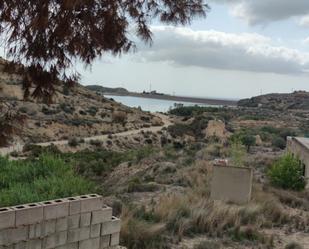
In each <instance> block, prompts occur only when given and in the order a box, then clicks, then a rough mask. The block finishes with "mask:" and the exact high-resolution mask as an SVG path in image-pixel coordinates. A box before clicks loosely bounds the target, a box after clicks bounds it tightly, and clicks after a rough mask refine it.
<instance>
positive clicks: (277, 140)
mask: <svg viewBox="0 0 309 249" xmlns="http://www.w3.org/2000/svg"><path fill="white" fill-rule="evenodd" d="M271 145H272V146H273V147H276V148H279V149H282V150H283V149H285V147H286V141H285V140H284V139H283V138H282V137H274V138H273V139H272V141H271Z"/></svg>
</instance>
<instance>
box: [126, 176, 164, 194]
mask: <svg viewBox="0 0 309 249" xmlns="http://www.w3.org/2000/svg"><path fill="white" fill-rule="evenodd" d="M159 188H160V187H159V186H158V185H157V184H155V183H142V182H141V180H140V179H139V178H134V179H132V180H131V181H130V182H129V185H128V193H133V192H155V191H157V190H159Z"/></svg>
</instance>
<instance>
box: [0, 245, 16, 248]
mask: <svg viewBox="0 0 309 249" xmlns="http://www.w3.org/2000/svg"><path fill="white" fill-rule="evenodd" d="M0 249H14V245H10V246H0Z"/></svg>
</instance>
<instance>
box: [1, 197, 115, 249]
mask: <svg viewBox="0 0 309 249" xmlns="http://www.w3.org/2000/svg"><path fill="white" fill-rule="evenodd" d="M120 227H121V222H120V220H119V219H118V218H116V217H113V216H112V209H111V208H110V207H107V206H105V205H103V203H102V197H101V196H99V195H96V194H91V195H83V196H78V197H70V198H64V199H58V200H51V201H45V202H40V203H32V204H25V205H18V206H15V207H7V208H0V249H105V248H113V247H114V246H117V245H119V234H120Z"/></svg>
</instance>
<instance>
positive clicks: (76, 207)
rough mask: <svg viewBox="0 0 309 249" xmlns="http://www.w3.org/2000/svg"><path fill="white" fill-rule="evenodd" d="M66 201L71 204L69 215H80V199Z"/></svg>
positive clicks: (70, 198) (72, 198)
mask: <svg viewBox="0 0 309 249" xmlns="http://www.w3.org/2000/svg"><path fill="white" fill-rule="evenodd" d="M66 200H67V201H68V202H69V215H74V214H79V213H80V211H81V209H80V203H81V201H80V199H79V198H78V197H69V198H66Z"/></svg>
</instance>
